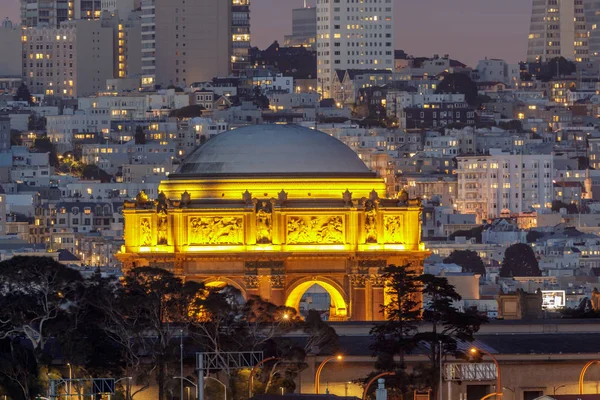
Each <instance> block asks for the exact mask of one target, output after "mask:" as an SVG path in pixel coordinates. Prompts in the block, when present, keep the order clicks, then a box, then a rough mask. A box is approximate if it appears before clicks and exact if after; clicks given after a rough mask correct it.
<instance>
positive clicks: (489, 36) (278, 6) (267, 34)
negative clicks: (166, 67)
mask: <svg viewBox="0 0 600 400" xmlns="http://www.w3.org/2000/svg"><path fill="white" fill-rule="evenodd" d="M224 1H225V0H224ZM394 1H395V2H396V49H403V50H405V51H406V52H408V54H411V55H414V56H431V55H432V54H440V55H443V54H450V55H451V57H452V58H455V59H458V60H460V61H463V62H465V63H467V64H469V65H472V66H474V65H473V64H475V63H476V62H477V60H479V59H481V58H484V57H486V56H487V57H490V58H491V57H493V58H503V59H505V60H507V61H509V62H517V61H521V60H523V59H524V58H525V55H526V50H527V33H528V30H529V13H530V11H531V1H532V0H501V1H494V0H394ZM315 2H316V0H309V4H313V5H314V3H315ZM18 3H19V2H18V0H0V16H3V15H7V16H9V17H10V18H11V19H13V20H18ZM302 4H303V0H252V15H251V18H252V42H253V45H255V46H259V47H260V48H264V47H266V46H268V45H269V44H271V42H272V41H273V40H279V41H280V43H282V42H283V35H285V34H288V33H291V29H292V28H291V24H292V22H291V21H292V12H291V10H292V8H295V7H301V6H302Z"/></svg>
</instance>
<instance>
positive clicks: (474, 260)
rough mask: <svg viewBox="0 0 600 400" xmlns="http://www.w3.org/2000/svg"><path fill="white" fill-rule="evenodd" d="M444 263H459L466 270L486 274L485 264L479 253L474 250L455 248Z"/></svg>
mask: <svg viewBox="0 0 600 400" xmlns="http://www.w3.org/2000/svg"><path fill="white" fill-rule="evenodd" d="M444 264H457V265H460V266H461V267H462V268H463V271H464V272H472V273H474V274H481V275H485V273H486V271H485V265H484V264H483V261H482V260H481V257H479V254H477V252H475V251H473V250H454V251H453V252H452V253H450V255H449V256H448V257H446V258H445V259H444Z"/></svg>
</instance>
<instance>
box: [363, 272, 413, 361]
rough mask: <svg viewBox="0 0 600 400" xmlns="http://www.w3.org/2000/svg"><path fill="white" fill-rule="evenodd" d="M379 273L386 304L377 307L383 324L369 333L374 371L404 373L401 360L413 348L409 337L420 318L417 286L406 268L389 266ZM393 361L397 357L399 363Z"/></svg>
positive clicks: (411, 336)
mask: <svg viewBox="0 0 600 400" xmlns="http://www.w3.org/2000/svg"><path fill="white" fill-rule="evenodd" d="M382 272H383V274H382V275H383V278H384V279H385V282H386V283H385V289H384V290H385V294H386V296H388V298H389V299H390V300H389V302H388V303H387V304H385V305H383V306H382V307H381V311H382V313H384V315H385V318H386V321H385V322H383V323H381V324H378V325H376V326H375V327H373V328H372V329H371V335H373V336H374V342H373V345H372V346H371V349H372V350H373V351H374V352H375V355H376V356H377V362H376V364H375V366H376V368H377V369H378V370H384V371H400V372H401V373H405V372H404V371H405V369H406V364H405V362H404V359H405V356H406V354H407V353H408V352H409V351H410V350H412V349H413V348H414V347H415V345H416V343H415V342H414V341H413V335H414V334H415V333H416V331H417V321H418V319H419V314H420V310H419V303H418V293H419V290H420V283H419V280H418V277H417V275H416V274H415V271H414V270H413V269H412V267H410V266H409V265H403V266H395V265H389V266H387V267H386V268H384V269H383V271H382ZM395 357H399V361H396V360H395V359H394V358H395Z"/></svg>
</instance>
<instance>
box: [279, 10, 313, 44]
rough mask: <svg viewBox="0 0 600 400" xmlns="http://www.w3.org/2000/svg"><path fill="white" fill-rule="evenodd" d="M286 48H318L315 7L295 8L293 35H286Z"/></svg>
mask: <svg viewBox="0 0 600 400" xmlns="http://www.w3.org/2000/svg"><path fill="white" fill-rule="evenodd" d="M283 45H284V47H306V48H310V49H311V50H316V47H317V9H316V8H315V7H303V8H295V9H293V10H292V34H291V35H286V36H285V37H284V40H283Z"/></svg>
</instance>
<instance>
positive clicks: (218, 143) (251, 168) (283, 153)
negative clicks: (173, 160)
mask: <svg viewBox="0 0 600 400" xmlns="http://www.w3.org/2000/svg"><path fill="white" fill-rule="evenodd" d="M239 175H263V176H264V175H271V176H282V175H297V176H355V177H358V176H374V174H373V173H372V172H371V171H370V170H369V169H368V168H367V166H366V165H365V164H364V163H363V162H362V160H361V159H360V158H359V157H358V156H357V155H356V153H355V152H354V151H353V150H352V149H351V148H349V147H348V146H346V145H345V144H344V143H342V142H340V141H339V140H338V139H336V138H334V137H332V136H330V135H328V134H326V133H323V132H320V131H317V130H313V129H309V128H304V127H301V126H298V125H255V126H248V127H243V128H238V129H235V130H232V131H228V132H225V133H221V134H219V135H218V136H216V137H214V138H212V139H210V140H209V141H208V142H206V143H205V144H203V145H202V146H200V147H198V148H197V149H196V150H195V151H194V152H193V153H192V154H190V155H189V156H188V157H187V158H186V159H185V160H184V163H183V165H182V166H181V167H180V168H179V170H178V171H177V173H176V174H173V175H171V177H173V178H182V177H186V176H207V177H210V176H215V177H217V176H239Z"/></svg>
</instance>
